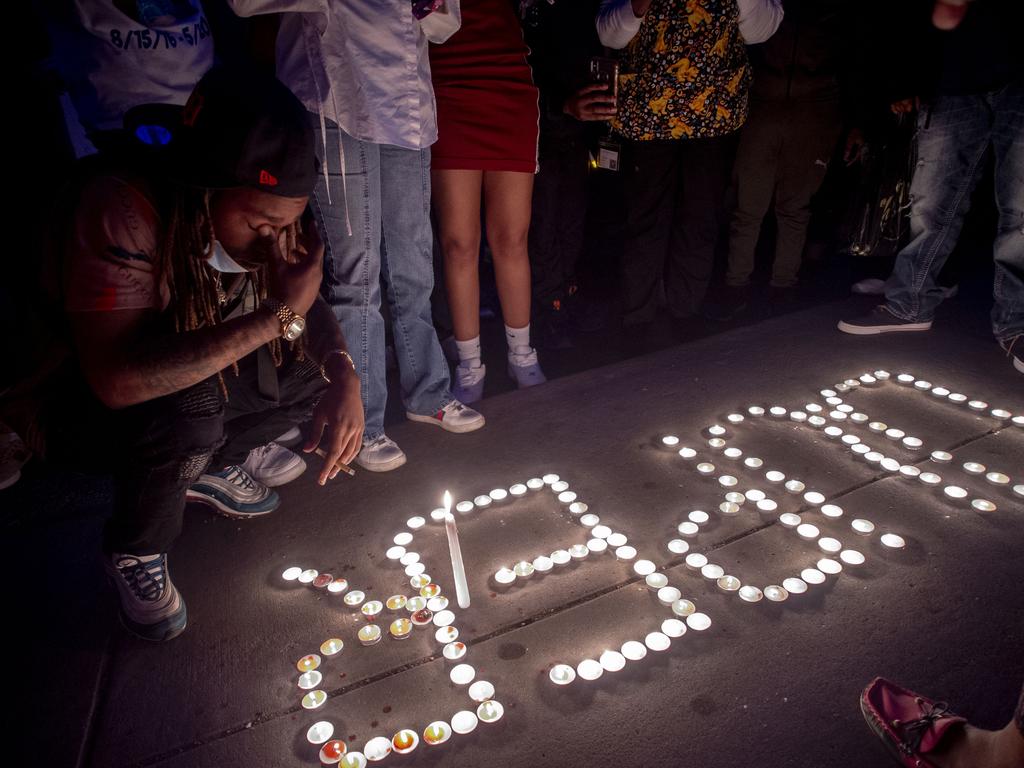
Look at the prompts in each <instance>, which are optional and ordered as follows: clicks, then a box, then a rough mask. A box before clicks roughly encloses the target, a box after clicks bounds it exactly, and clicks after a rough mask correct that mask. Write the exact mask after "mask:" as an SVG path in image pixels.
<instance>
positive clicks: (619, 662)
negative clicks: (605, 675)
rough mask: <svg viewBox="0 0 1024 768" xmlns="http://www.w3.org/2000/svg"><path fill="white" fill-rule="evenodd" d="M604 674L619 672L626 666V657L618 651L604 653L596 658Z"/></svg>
mask: <svg viewBox="0 0 1024 768" xmlns="http://www.w3.org/2000/svg"><path fill="white" fill-rule="evenodd" d="M598 663H599V664H600V665H601V667H602V668H603V669H604V671H605V672H620V671H621V670H622V669H624V668H625V666H626V657H625V656H623V655H622V654H621V653H619V652H618V651H605V652H604V653H602V654H601V656H600V658H598Z"/></svg>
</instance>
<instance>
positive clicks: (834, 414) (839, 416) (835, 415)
mask: <svg viewBox="0 0 1024 768" xmlns="http://www.w3.org/2000/svg"><path fill="white" fill-rule="evenodd" d="M828 417H829V418H830V419H832V421H846V418H847V417H846V414H845V413H843V412H842V411H829V414H828Z"/></svg>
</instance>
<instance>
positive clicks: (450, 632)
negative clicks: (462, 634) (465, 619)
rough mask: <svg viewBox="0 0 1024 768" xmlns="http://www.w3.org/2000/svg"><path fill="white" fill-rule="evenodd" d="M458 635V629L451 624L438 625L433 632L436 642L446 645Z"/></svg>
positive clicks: (452, 641)
mask: <svg viewBox="0 0 1024 768" xmlns="http://www.w3.org/2000/svg"><path fill="white" fill-rule="evenodd" d="M458 637H459V630H458V629H456V628H455V627H453V626H450V625H449V626H447V627H440V628H439V629H438V630H437V631H436V632H435V633H434V639H435V640H437V642H439V643H441V644H443V645H447V644H448V643H454V642H455V641H456V640H457V639H458Z"/></svg>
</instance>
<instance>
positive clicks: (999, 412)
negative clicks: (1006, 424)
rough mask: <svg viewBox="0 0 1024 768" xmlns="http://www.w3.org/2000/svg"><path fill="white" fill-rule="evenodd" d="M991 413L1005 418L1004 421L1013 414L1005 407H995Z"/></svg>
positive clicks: (998, 417) (999, 417)
mask: <svg viewBox="0 0 1024 768" xmlns="http://www.w3.org/2000/svg"><path fill="white" fill-rule="evenodd" d="M989 413H991V414H992V415H993V416H994V417H995V418H997V419H1003V420H1004V421H1005V420H1006V419H1009V418H1010V417H1011V416H1013V414H1012V413H1010V412H1009V411H1008V410H1006V409H1005V408H993V409H992V410H991V411H989Z"/></svg>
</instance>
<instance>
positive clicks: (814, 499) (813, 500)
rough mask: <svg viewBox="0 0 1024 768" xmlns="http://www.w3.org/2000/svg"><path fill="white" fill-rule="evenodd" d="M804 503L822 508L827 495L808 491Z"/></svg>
mask: <svg viewBox="0 0 1024 768" xmlns="http://www.w3.org/2000/svg"><path fill="white" fill-rule="evenodd" d="M804 501H806V502H807V503H808V504H810V505H812V506H815V507H817V506H820V505H821V504H823V503H824V501H825V494H823V493H819V492H818V491H808V492H807V493H805V494H804Z"/></svg>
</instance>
